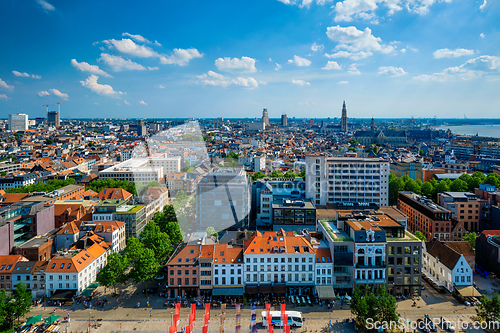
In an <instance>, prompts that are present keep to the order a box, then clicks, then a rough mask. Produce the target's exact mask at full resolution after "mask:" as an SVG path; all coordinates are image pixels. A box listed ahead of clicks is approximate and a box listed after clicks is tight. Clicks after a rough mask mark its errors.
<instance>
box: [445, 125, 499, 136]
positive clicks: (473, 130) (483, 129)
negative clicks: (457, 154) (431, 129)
mask: <svg viewBox="0 0 500 333" xmlns="http://www.w3.org/2000/svg"><path fill="white" fill-rule="evenodd" d="M436 129H437V130H444V131H447V130H448V129H449V130H450V131H451V132H452V133H455V134H459V135H476V134H477V135H478V136H482V137H487V138H500V125H463V126H439V127H437V128H436Z"/></svg>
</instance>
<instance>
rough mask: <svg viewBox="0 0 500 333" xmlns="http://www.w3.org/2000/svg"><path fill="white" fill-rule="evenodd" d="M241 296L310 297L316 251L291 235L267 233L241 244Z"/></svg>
mask: <svg viewBox="0 0 500 333" xmlns="http://www.w3.org/2000/svg"><path fill="white" fill-rule="evenodd" d="M243 256H244V260H245V272H244V278H245V282H244V283H245V293H248V294H259V293H266V292H272V293H283V294H284V293H287V294H288V295H305V294H311V293H312V290H313V287H314V284H315V280H314V273H315V270H314V269H315V261H316V259H315V258H316V250H315V249H314V248H313V246H312V245H311V243H310V242H309V241H308V240H307V239H305V238H304V237H302V236H298V235H294V234H293V233H292V232H285V230H283V229H281V230H279V231H268V232H264V233H261V232H259V231H256V232H255V234H254V235H253V236H252V237H251V238H250V239H247V240H246V241H245V250H244V254H243Z"/></svg>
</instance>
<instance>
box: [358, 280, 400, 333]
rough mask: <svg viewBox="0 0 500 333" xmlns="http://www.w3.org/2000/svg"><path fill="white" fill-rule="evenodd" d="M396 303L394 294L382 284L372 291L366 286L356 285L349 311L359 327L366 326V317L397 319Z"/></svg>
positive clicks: (389, 320) (388, 320) (379, 319)
mask: <svg viewBox="0 0 500 333" xmlns="http://www.w3.org/2000/svg"><path fill="white" fill-rule="evenodd" d="M396 310H397V303H396V299H395V298H394V296H392V295H391V294H389V293H388V292H387V290H386V288H385V286H382V287H380V288H377V289H376V290H375V293H373V291H372V288H371V287H368V286H358V287H356V289H354V293H353V296H352V300H351V313H352V314H353V315H354V316H355V321H356V323H357V324H358V325H359V326H360V327H366V323H367V320H368V318H371V319H373V321H374V322H375V321H380V322H383V321H386V322H388V323H389V322H391V321H395V322H397V321H398V318H399V316H398V313H397V312H396Z"/></svg>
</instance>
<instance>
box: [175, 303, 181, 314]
mask: <svg viewBox="0 0 500 333" xmlns="http://www.w3.org/2000/svg"><path fill="white" fill-rule="evenodd" d="M175 314H181V303H177V304H175Z"/></svg>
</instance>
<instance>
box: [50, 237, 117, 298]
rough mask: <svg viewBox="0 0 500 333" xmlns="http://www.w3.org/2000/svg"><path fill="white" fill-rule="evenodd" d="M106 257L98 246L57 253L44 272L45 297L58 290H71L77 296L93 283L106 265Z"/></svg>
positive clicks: (104, 252) (105, 253)
mask: <svg viewBox="0 0 500 333" xmlns="http://www.w3.org/2000/svg"><path fill="white" fill-rule="evenodd" d="M107 255H108V253H107V251H106V250H105V249H104V248H103V247H101V246H100V245H98V244H93V245H92V246H90V247H88V248H86V249H83V250H69V251H64V252H62V251H61V252H59V253H57V254H56V255H55V256H54V257H53V258H52V259H50V260H49V263H48V265H47V269H46V270H45V283H46V296H48V297H50V296H51V295H52V294H54V293H55V292H56V291H58V290H72V291H74V292H75V294H76V295H79V294H80V293H81V292H82V291H83V290H84V289H85V288H87V287H88V286H89V285H90V284H91V283H92V282H94V281H95V279H96V276H97V274H98V273H99V270H100V269H101V268H102V267H104V266H105V265H106V263H107Z"/></svg>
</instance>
